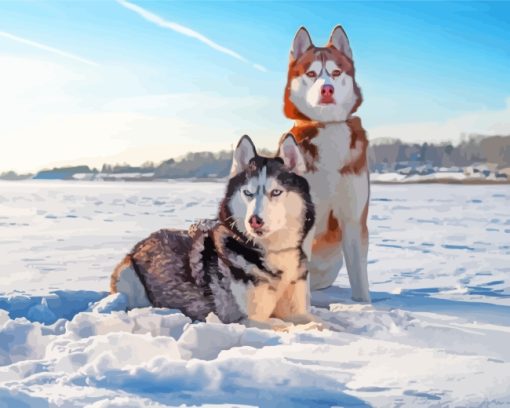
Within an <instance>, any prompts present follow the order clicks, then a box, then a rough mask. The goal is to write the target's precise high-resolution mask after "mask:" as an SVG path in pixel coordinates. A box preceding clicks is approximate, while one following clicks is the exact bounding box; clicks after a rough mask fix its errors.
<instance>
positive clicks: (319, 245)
mask: <svg viewBox="0 0 510 408" xmlns="http://www.w3.org/2000/svg"><path fill="white" fill-rule="evenodd" d="M340 242H342V229H341V228H340V223H339V222H338V220H337V219H336V218H335V216H334V215H333V211H330V212H329V217H328V227H327V230H326V231H325V232H323V233H321V234H319V235H317V236H316V237H315V239H314V240H313V246H312V252H313V253H317V252H320V251H324V250H328V249H330V248H331V247H332V246H337V245H338V244H339V243H340Z"/></svg>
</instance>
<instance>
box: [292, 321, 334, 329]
mask: <svg viewBox="0 0 510 408" xmlns="http://www.w3.org/2000/svg"><path fill="white" fill-rule="evenodd" d="M328 328H329V327H328V325H327V324H326V323H324V322H315V321H314V322H309V323H305V324H298V325H296V329H297V330H307V331H308V330H319V331H323V330H325V329H328Z"/></svg>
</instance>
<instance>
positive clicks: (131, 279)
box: [110, 255, 151, 309]
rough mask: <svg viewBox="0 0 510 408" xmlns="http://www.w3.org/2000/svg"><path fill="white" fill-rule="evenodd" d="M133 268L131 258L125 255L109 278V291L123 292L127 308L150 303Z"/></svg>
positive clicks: (144, 305)
mask: <svg viewBox="0 0 510 408" xmlns="http://www.w3.org/2000/svg"><path fill="white" fill-rule="evenodd" d="M135 268H136V267H135V265H134V264H133V259H132V258H131V256H129V255H127V256H126V257H124V259H123V260H122V261H121V262H120V263H119V264H118V265H117V267H116V268H115V270H114V271H113V273H112V276H111V279H110V292H111V293H124V294H125V295H126V296H127V299H128V306H127V308H128V309H133V308H135V307H147V306H150V305H151V303H150V301H149V298H148V297H147V292H146V290H145V286H144V284H143V282H142V281H141V280H140V278H139V277H138V274H137V272H136V269H135Z"/></svg>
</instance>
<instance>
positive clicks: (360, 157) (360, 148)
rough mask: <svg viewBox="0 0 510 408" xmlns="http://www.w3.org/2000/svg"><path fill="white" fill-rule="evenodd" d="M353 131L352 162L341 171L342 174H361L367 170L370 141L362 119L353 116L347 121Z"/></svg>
mask: <svg viewBox="0 0 510 408" xmlns="http://www.w3.org/2000/svg"><path fill="white" fill-rule="evenodd" d="M347 126H349V128H350V130H351V145H350V148H351V160H350V161H349V163H347V164H346V165H345V166H343V167H342V168H341V169H340V170H339V171H340V174H343V175H345V174H360V173H361V172H362V171H363V170H365V169H366V168H367V149H368V139H367V135H366V132H365V129H363V126H362V125H361V119H360V118H358V117H357V116H353V117H351V118H349V119H348V120H347Z"/></svg>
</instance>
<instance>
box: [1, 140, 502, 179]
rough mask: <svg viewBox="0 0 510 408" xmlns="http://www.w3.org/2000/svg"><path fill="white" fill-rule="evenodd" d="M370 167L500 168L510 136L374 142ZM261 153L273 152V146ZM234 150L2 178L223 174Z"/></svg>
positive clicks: (372, 169) (66, 168) (157, 177)
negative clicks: (457, 141) (483, 165)
mask: <svg viewBox="0 0 510 408" xmlns="http://www.w3.org/2000/svg"><path fill="white" fill-rule="evenodd" d="M369 149H370V150H369V158H370V160H369V162H370V170H371V171H378V172H386V171H394V170H395V169H398V168H402V167H404V166H412V167H416V166H419V165H426V166H429V167H438V168H440V167H466V166H470V165H473V164H480V163H492V164H493V165H494V166H495V167H497V168H498V169H502V168H508V167H510V136H490V137H482V136H471V137H470V138H469V139H468V140H465V141H463V142H461V143H460V144H459V145H457V146H454V145H452V144H446V143H445V144H429V143H423V144H410V143H403V142H401V141H399V140H389V141H386V142H380V141H379V142H377V143H372V144H371V145H370V148H369ZM260 153H261V154H264V155H271V154H273V153H272V152H270V151H269V150H262V151H260ZM231 160H232V152H230V151H220V152H217V153H211V152H198V153H188V154H186V155H185V156H183V157H181V158H178V159H168V160H165V161H163V162H162V163H159V164H155V163H153V162H146V163H144V164H143V165H141V166H131V165H129V164H113V165H112V164H104V165H103V167H102V168H101V169H95V168H90V167H88V166H72V167H58V168H53V169H51V170H42V171H40V172H38V173H37V174H36V175H35V176H33V175H31V174H26V175H18V174H16V173H14V172H12V171H11V172H7V173H3V174H1V175H0V178H3V179H10V180H16V179H21V178H30V177H33V178H37V179H73V178H74V175H75V174H91V175H94V174H97V175H105V174H110V175H122V174H140V179H144V180H148V179H175V178H222V177H226V176H227V175H228V173H229V170H230V166H231Z"/></svg>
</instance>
